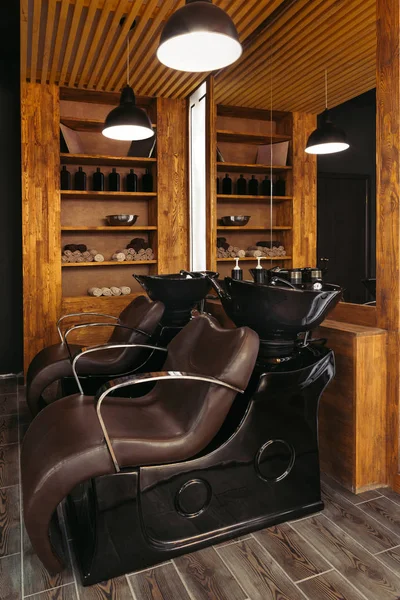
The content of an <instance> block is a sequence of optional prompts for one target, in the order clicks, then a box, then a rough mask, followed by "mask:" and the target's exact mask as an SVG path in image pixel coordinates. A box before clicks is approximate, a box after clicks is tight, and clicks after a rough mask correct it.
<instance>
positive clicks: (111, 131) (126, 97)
mask: <svg viewBox="0 0 400 600" xmlns="http://www.w3.org/2000/svg"><path fill="white" fill-rule="evenodd" d="M126 71H127V77H126V86H125V87H124V89H123V90H122V93H121V99H120V101H119V106H117V108H114V109H113V110H112V111H111V112H110V113H108V115H107V118H106V120H105V123H104V129H103V131H102V133H103V135H104V136H105V137H107V138H111V139H112V140H129V141H138V140H146V139H147V138H150V137H152V136H153V135H154V131H153V128H152V125H151V121H150V119H149V117H148V115H147V113H146V112H145V111H144V110H143V109H142V108H139V107H138V106H136V102H135V94H134V92H133V89H132V88H131V86H130V85H129V34H128V39H127V60H126Z"/></svg>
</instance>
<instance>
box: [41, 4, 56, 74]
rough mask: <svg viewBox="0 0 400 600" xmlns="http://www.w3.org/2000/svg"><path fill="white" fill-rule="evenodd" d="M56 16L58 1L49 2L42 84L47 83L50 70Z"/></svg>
mask: <svg viewBox="0 0 400 600" xmlns="http://www.w3.org/2000/svg"><path fill="white" fill-rule="evenodd" d="M55 15H56V0H49V2H48V5H47V17H46V29H45V36H44V47H43V60H42V70H41V77H40V82H41V83H42V84H43V83H46V81H47V76H48V69H49V60H50V52H51V41H52V39H53V30H54V21H55Z"/></svg>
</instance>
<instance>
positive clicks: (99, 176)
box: [93, 167, 104, 192]
mask: <svg viewBox="0 0 400 600" xmlns="http://www.w3.org/2000/svg"><path fill="white" fill-rule="evenodd" d="M93 191H95V192H102V191H104V175H103V173H102V172H101V171H100V167H97V169H96V173H93Z"/></svg>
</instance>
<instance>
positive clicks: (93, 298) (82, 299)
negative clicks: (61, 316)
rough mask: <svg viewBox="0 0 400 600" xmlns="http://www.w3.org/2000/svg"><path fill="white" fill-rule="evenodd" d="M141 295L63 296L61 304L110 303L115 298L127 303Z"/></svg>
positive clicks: (134, 293)
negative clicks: (123, 299) (124, 300)
mask: <svg viewBox="0 0 400 600" xmlns="http://www.w3.org/2000/svg"><path fill="white" fill-rule="evenodd" d="M144 294H145V292H144V290H143V295H144ZM140 295H141V293H140V292H132V293H131V294H121V295H120V296H89V294H86V295H84V296H63V298H62V301H63V302H68V303H69V302H85V301H86V300H87V301H88V302H90V303H92V302H93V301H97V300H100V301H103V300H104V302H107V301H108V302H112V301H113V300H114V299H115V298H119V299H120V300H121V299H122V298H126V299H127V301H128V300H133V299H134V298H137V297H138V296H140Z"/></svg>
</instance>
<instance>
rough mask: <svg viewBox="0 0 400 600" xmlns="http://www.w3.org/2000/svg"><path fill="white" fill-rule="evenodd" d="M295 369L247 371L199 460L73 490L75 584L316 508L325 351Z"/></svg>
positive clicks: (329, 358)
mask: <svg viewBox="0 0 400 600" xmlns="http://www.w3.org/2000/svg"><path fill="white" fill-rule="evenodd" d="M300 363H301V367H300V368H298V367H299V364H300ZM300 363H299V361H294V362H293V363H292V366H291V365H290V361H289V362H288V363H287V364H286V365H280V366H279V367H278V368H277V369H276V367H273V370H274V372H264V373H263V374H261V376H260V374H256V373H255V374H254V378H256V379H257V388H256V391H255V392H254V391H253V392H251V396H250V397H247V399H246V398H243V396H242V397H238V399H237V401H236V406H235V409H234V411H233V412H234V413H235V417H234V418H232V419H231V426H230V427H229V428H226V427H223V428H222V429H221V431H220V433H219V435H218V436H217V439H215V440H214V441H213V443H212V445H211V446H210V447H209V448H207V449H205V451H204V452H203V453H202V454H201V455H199V456H197V457H194V458H192V459H190V460H187V461H184V462H181V463H176V464H167V465H161V466H145V467H140V468H138V469H132V470H129V471H124V472H121V473H118V474H113V475H106V476H104V477H98V478H96V479H93V480H91V481H89V482H86V483H84V484H82V485H80V486H78V487H77V488H76V489H75V490H74V492H73V493H72V494H71V495H70V496H69V503H68V505H69V521H70V524H71V528H72V536H73V539H74V541H75V551H76V554H77V557H78V563H79V566H80V570H81V575H82V582H83V584H84V585H92V584H94V583H97V582H99V581H102V580H105V579H108V578H111V577H116V576H119V575H121V574H124V573H129V572H132V571H136V570H140V569H144V568H146V567H150V566H152V565H155V564H157V563H160V562H162V561H165V560H168V559H170V558H173V557H175V556H178V555H181V554H186V553H189V552H193V551H195V550H197V549H200V548H202V547H205V546H209V545H211V544H217V543H219V542H222V541H224V540H228V539H231V538H234V537H237V536H240V535H243V534H245V533H248V532H251V531H255V530H258V529H262V528H265V527H269V526H271V525H275V524H277V523H281V522H283V521H288V520H293V519H297V518H301V517H303V516H305V515H308V514H311V513H314V512H317V511H320V510H322V509H323V503H322V501H321V494H320V472H319V459H318V437H317V410H318V402H319V398H320V396H321V394H322V392H323V390H324V389H325V387H326V386H327V384H328V383H329V381H330V380H331V379H332V377H333V374H334V358H333V353H332V352H331V351H330V350H327V349H326V348H323V347H320V348H314V349H312V351H308V353H306V354H304V356H302V357H301V360H300ZM248 389H249V390H251V389H253V390H254V381H253V386H252V385H250V386H249V388H248Z"/></svg>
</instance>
